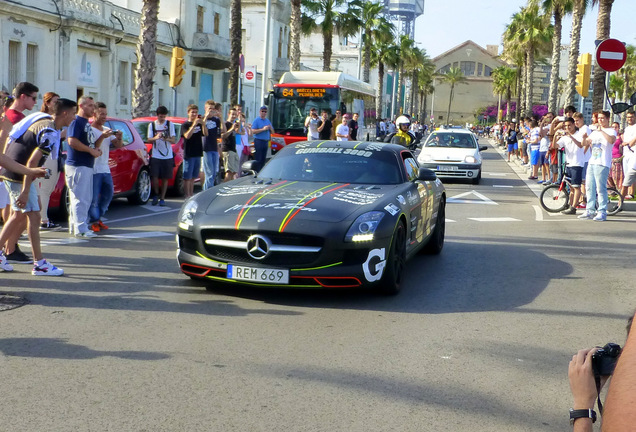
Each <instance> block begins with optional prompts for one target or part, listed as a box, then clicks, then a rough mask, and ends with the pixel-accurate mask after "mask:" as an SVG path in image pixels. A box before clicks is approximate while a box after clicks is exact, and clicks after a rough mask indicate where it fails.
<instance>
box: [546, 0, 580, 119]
mask: <svg viewBox="0 0 636 432" xmlns="http://www.w3.org/2000/svg"><path fill="white" fill-rule="evenodd" d="M542 5H543V10H544V11H545V12H546V13H551V14H552V18H553V19H554V34H553V35H552V61H551V63H552V68H551V71H550V93H549V95H550V96H549V97H548V110H549V111H552V112H555V113H556V112H557V110H558V107H557V104H558V95H559V65H560V64H561V34H562V29H563V17H564V16H565V15H566V14H568V13H571V12H572V8H573V7H574V2H573V0H543V4H542Z"/></svg>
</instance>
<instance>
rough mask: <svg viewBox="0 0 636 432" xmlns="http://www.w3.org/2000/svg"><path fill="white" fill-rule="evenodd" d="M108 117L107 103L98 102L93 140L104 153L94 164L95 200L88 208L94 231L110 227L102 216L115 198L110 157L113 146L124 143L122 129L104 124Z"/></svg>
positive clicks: (93, 125)
mask: <svg viewBox="0 0 636 432" xmlns="http://www.w3.org/2000/svg"><path fill="white" fill-rule="evenodd" d="M106 117H108V110H107V108H106V104H104V103H103V102H97V103H96V104H95V112H94V114H93V123H92V125H91V126H92V131H93V140H95V144H96V145H99V148H100V150H101V151H102V154H101V155H100V156H99V157H96V158H95V165H94V166H93V201H92V202H91V207H90V209H89V210H88V218H89V220H88V223H89V225H90V229H91V230H92V231H93V232H100V231H102V230H107V229H108V226H106V225H105V224H104V222H102V216H104V214H105V213H106V211H107V210H108V206H109V205H110V202H111V201H112V199H113V177H112V175H111V174H110V167H109V166H108V157H109V155H110V147H111V146H113V147H115V148H120V147H121V146H123V145H124V143H123V141H122V132H121V131H113V130H112V129H109V128H107V127H105V126H104V123H105V122H106ZM100 143H101V144H100Z"/></svg>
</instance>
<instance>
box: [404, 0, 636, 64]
mask: <svg viewBox="0 0 636 432" xmlns="http://www.w3.org/2000/svg"><path fill="white" fill-rule="evenodd" d="M635 3H636V2H635V1H634V0H615V1H614V4H613V6H612V15H611V27H610V37H612V38H614V39H618V40H620V41H623V42H626V43H628V44H631V45H636V25H634V22H635V18H636V10H635V9H636V8H635V6H636V5H635ZM526 4H527V1H526V0H481V1H475V0H426V2H425V4H424V15H422V16H420V17H419V18H417V20H416V22H415V41H416V42H420V44H419V45H418V46H419V47H420V48H424V49H426V52H427V53H428V55H429V56H430V57H431V58H434V57H436V56H438V55H440V54H442V53H444V52H446V51H448V50H449V49H451V48H453V47H455V46H457V45H459V44H461V43H463V42H465V41H466V40H472V41H473V42H475V43H476V44H477V45H480V46H481V47H483V48H486V45H494V44H498V45H499V46H500V48H499V52H500V53H501V50H502V49H503V47H502V46H501V39H502V38H501V36H502V34H503V32H504V30H505V28H506V26H507V25H508V23H509V22H510V17H511V16H512V15H513V14H514V13H516V12H518V11H519V9H520V8H521V7H522V6H525V5H526ZM597 16H598V6H595V7H594V8H593V9H591V10H588V11H587V13H586V14H585V17H584V18H583V28H582V30H581V45H580V52H582V53H584V52H589V53H591V54H592V55H594V49H595V45H594V40H595V39H596V18H597ZM571 28H572V16H571V15H569V16H566V17H565V18H564V19H563V34H562V40H561V44H565V45H569V43H570V30H571Z"/></svg>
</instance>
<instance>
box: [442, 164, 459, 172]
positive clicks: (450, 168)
mask: <svg viewBox="0 0 636 432" xmlns="http://www.w3.org/2000/svg"><path fill="white" fill-rule="evenodd" d="M457 170H458V168H457V167H456V166H454V165H438V166H437V171H457Z"/></svg>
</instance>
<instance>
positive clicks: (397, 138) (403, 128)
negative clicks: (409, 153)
mask: <svg viewBox="0 0 636 432" xmlns="http://www.w3.org/2000/svg"><path fill="white" fill-rule="evenodd" d="M395 126H397V132H395V133H393V134H390V135H389V136H387V137H386V139H385V140H384V142H389V143H392V144H401V145H403V146H404V147H407V148H408V147H409V146H411V145H412V144H414V143H415V135H413V134H412V133H411V132H410V131H409V128H410V127H411V119H409V118H408V117H407V116H405V115H401V116H399V117H398V118H397V119H395Z"/></svg>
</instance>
